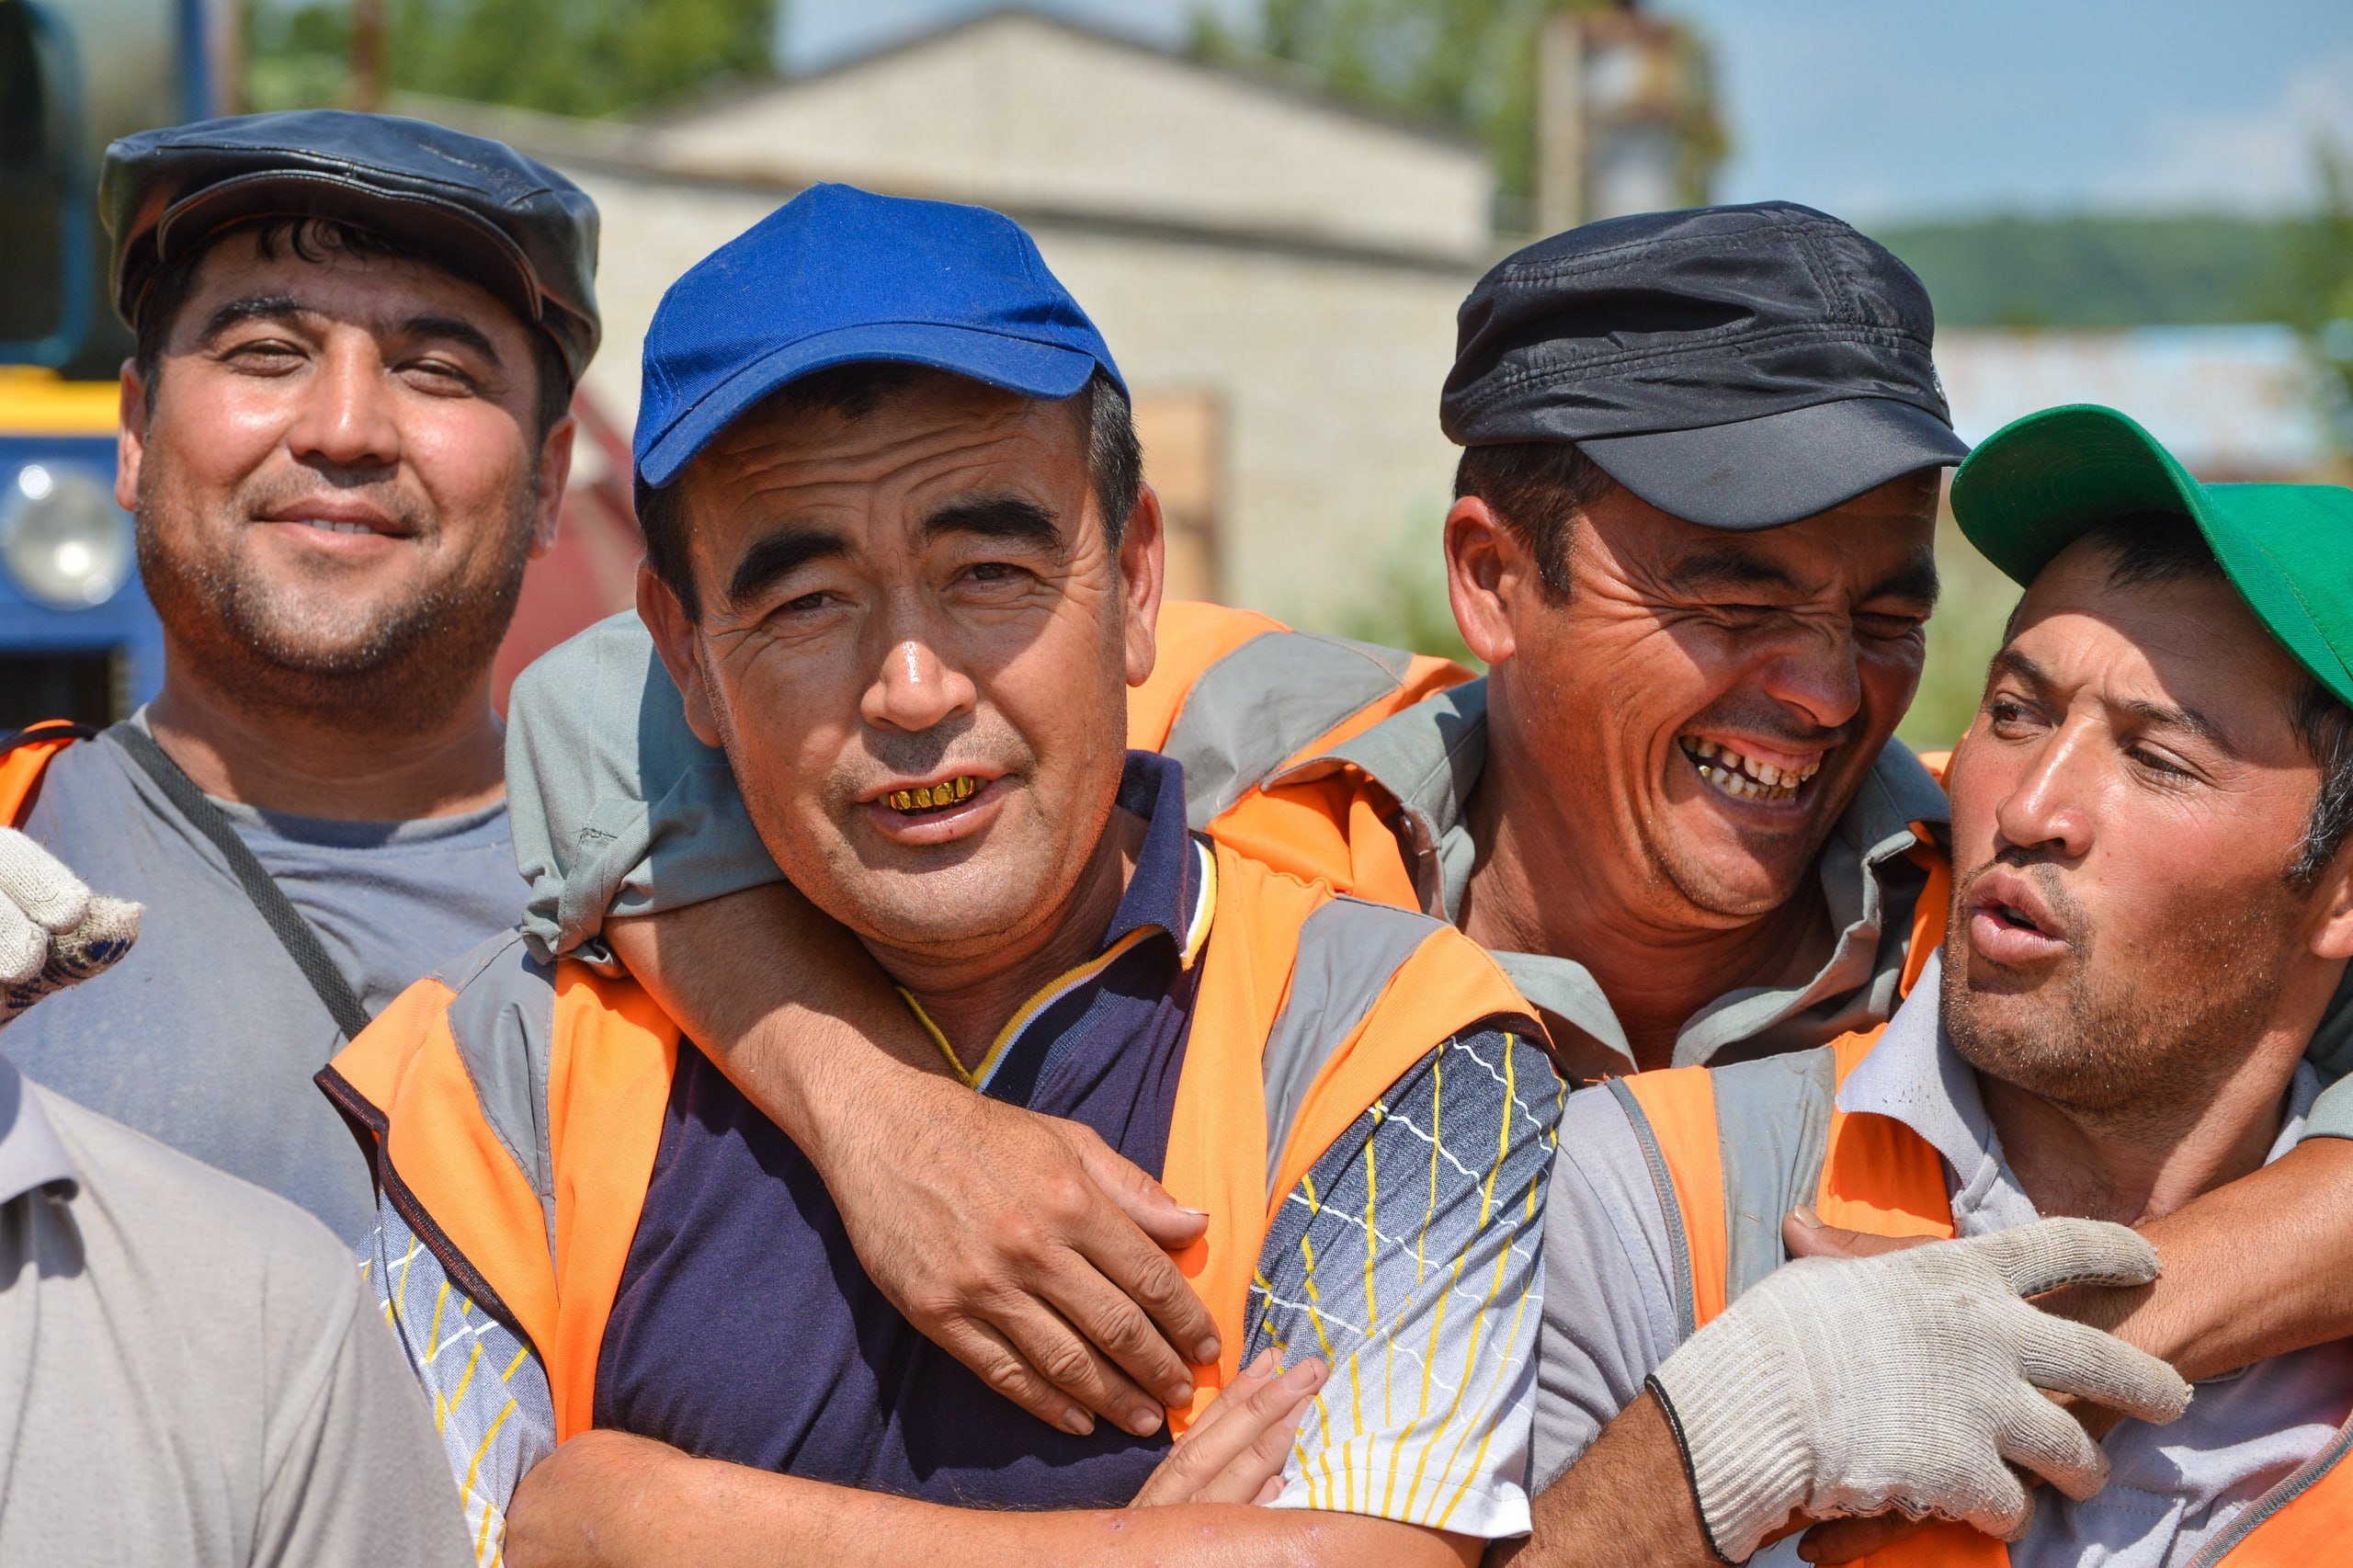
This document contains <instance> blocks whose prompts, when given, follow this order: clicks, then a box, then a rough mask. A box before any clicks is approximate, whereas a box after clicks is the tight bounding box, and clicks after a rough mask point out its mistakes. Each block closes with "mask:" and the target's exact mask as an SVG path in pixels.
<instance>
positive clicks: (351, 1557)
mask: <svg viewBox="0 0 2353 1568" xmlns="http://www.w3.org/2000/svg"><path fill="white" fill-rule="evenodd" d="M41 1006H42V1007H46V1006H49V1003H48V1002H44V1003H42V1004H41ZM39 1011H40V1008H35V1009H34V1013H38V1012H39ZM31 1016H33V1015H32V1014H28V1015H26V1017H31ZM19 1022H20V1023H21V1020H19ZM11 1032H12V1033H13V1030H12V1031H11ZM470 1560H471V1553H470V1552H468V1551H467V1550H466V1542H465V1532H464V1530H463V1529H462V1528H461V1527H460V1521H459V1516H458V1505H457V1496H456V1493H455V1492H454V1490H453V1489H452V1488H451V1486H450V1484H449V1471H448V1469H447V1467H445V1466H444V1465H443V1463H442V1462H441V1454H440V1449H439V1447H438V1444H437V1443H436V1442H435V1440H434V1435H433V1421H432V1415H431V1412H430V1411H429V1410H428V1409H427V1408H426V1403H425V1400H424V1398H423V1396H422V1395H421V1394H420V1393H419V1392H417V1388H416V1384H415V1381H414V1380H413V1379H411V1378H410V1376H409V1374H408V1368H407V1367H406V1365H405V1364H404V1362H403V1360H402V1358H401V1353H400V1349H399V1347H398V1346H396V1345H395V1344H394V1343H393V1340H392V1335H391V1334H390V1333H389V1332H387V1331H386V1329H385V1327H384V1325H383V1323H382V1321H381V1318H380V1317H379V1316H378V1314H377V1312H376V1308H375V1303H374V1302H373V1301H372V1300H370V1298H369V1291H368V1290H367V1289H366V1287H365V1284H364V1282H363V1281H362V1280H361V1278H360V1277H359V1272H358V1269H357V1268H355V1267H353V1265H352V1261H351V1256H350V1255H349V1253H348V1252H347V1250H346V1249H345V1248H344V1246H343V1245H342V1244H340V1243H338V1242H337V1241H336V1240H335V1237H333V1236H332V1235H329V1234H328V1233H327V1232H326V1230H325V1229H324V1227H323V1226H321V1225H320V1224H319V1222H318V1221H315V1220H313V1219H312V1218H310V1217H309V1216H308V1215H306V1214H304V1213H302V1212H301V1210H298V1209H296V1208H294V1207H293V1206H292V1205H291V1204H289V1203H286V1202H283V1201H281V1200H280V1199H276V1198H273V1197H271V1196H270V1195H269V1194H268V1193H266V1192H263V1191H261V1190H260V1189H259V1188H257V1187H251V1186H248V1185H247V1184H245V1183H244V1182H241V1181H237V1180H235V1179H233V1178H232V1177H230V1176H222V1174H220V1173H219V1172H217V1171H212V1170H208V1169H206V1168H205V1167H204V1166H202V1165H198V1164H197V1163H196V1162H195V1161H193V1160H190V1159H188V1158H187V1157H186V1156H184V1155H181V1154H177V1153H174V1152H172V1151H171V1150H169V1149H166V1148H165V1147H164V1146H163V1145H162V1144H160V1143H156V1142H152V1141H151V1140H149V1139H146V1138H142V1137H141V1136H140V1135H139V1134H138V1133H136V1132H133V1131H130V1130H129V1129H128V1128H124V1127H120V1126H118V1125H116V1124H115V1123H113V1122H111V1121H108V1120H107V1119H105V1118H103V1117H100V1116H97V1115H94V1114H92V1113H91V1112H89V1111H87V1110H85V1109H84V1108H81V1107H79V1106H77V1105H74V1103H73V1102H72V1101H70V1100H65V1099H62V1098H60V1097H58V1096H54V1095H51V1094H50V1093H48V1092H47V1091H46V1090H43V1089H41V1088H40V1087H39V1086H38V1085H34V1084H32V1083H31V1082H29V1081H28V1080H27V1079H26V1078H24V1077H23V1076H22V1075H21V1074H18V1073H17V1070H16V1069H15V1068H14V1067H12V1066H10V1065H9V1064H8V1062H7V1061H6V1059H5V1058H0V1562H5V1563H25V1564H32V1563H40V1564H41V1565H42V1568H74V1565H76V1564H89V1565H91V1568H99V1565H101V1564H103V1565H105V1568H115V1565H117V1564H121V1563H172V1564H175V1565H185V1568H245V1565H247V1564H263V1563H283V1564H287V1565H288V1568H295V1565H308V1564H313V1563H335V1564H337V1565H338V1568H342V1565H358V1568H374V1565H380V1564H381V1565H382V1568H394V1565H396V1564H399V1565H406V1564H453V1565H454V1564H457V1563H461V1562H468V1561H470Z"/></svg>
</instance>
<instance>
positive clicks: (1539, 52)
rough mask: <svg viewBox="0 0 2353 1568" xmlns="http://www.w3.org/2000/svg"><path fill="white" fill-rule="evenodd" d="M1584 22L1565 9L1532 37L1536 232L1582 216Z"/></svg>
mask: <svg viewBox="0 0 2353 1568" xmlns="http://www.w3.org/2000/svg"><path fill="white" fill-rule="evenodd" d="M1585 119H1586V116H1585V26H1584V22H1583V19H1582V18H1580V17H1575V16H1570V15H1565V14H1558V15H1554V16H1552V17H1549V18H1547V19H1546V21H1545V23H1544V28H1543V30H1542V31H1541V32H1540V33H1539V34H1538V35H1537V40H1536V232H1537V233H1540V234H1557V233H1560V232H1561V231H1562V230H1563V229H1574V228H1575V227H1576V226H1577V225H1578V224H1579V223H1582V222H1585V208H1586V122H1585Z"/></svg>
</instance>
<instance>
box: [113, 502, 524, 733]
mask: <svg viewBox="0 0 2353 1568" xmlns="http://www.w3.org/2000/svg"><path fill="white" fill-rule="evenodd" d="M141 481H142V483H141V484H140V493H139V497H138V507H139V509H138V519H137V522H138V528H137V535H136V538H137V544H138V553H139V573H140V578H141V582H142V585H143V586H144V588H145V590H146V593H147V597H148V599H149V602H151V603H152V604H153V606H154V608H155V613H156V615H157V617H158V618H159V619H161V620H162V621H163V623H164V626H165V631H167V632H168V633H169V634H170V636H171V638H172V640H173V641H174V642H176V643H177V644H178V645H179V647H180V649H181V650H182V651H183V652H184V653H186V654H187V656H188V658H189V659H190V660H192V661H194V662H195V663H197V664H198V665H200V667H201V668H202V669H203V670H204V671H205V679H206V681H207V682H208V683H209V684H211V685H215V686H218V687H221V688H222V689H223V690H225V691H228V692H231V693H233V695H234V697H235V699H236V700H237V702H238V703H239V704H240V705H241V706H244V707H247V708H250V709H254V710H259V711H262V712H266V713H268V714H272V715H277V716H281V717H299V718H309V719H313V720H323V721H326V722H332V723H334V724H335V725H336V726H337V727H340V728H348V727H352V726H354V725H358V726H360V727H364V728H369V729H383V730H387V731H399V732H405V733H416V732H418V731H420V730H425V729H429V728H432V727H435V726H437V725H438V724H440V723H442V722H446V721H447V720H448V719H449V717H450V715H451V714H452V713H453V712H454V710H456V708H457V706H458V705H459V704H460V703H461V702H463V701H464V700H465V699H466V698H467V697H468V695H469V694H470V693H471V692H472V691H473V690H474V689H475V688H476V687H478V685H479V683H480V681H481V679H482V676H483V671H484V670H485V669H487V668H488V666H489V665H490V662H491V660H492V659H493V658H494V657H495V656H496V654H497V652H498V646H499V643H500V642H503V641H504V640H505V638H506V629H507V627H508V625H509V624H510V623H511V622H512V621H513V619H514V615H515V605H516V601H517V598H518V597H520V596H521V593H522V587H523V572H524V568H525V567H526V566H527V565H528V564H529V560H530V543H531V525H532V520H533V512H534V509H535V507H534V502H535V497H534V495H533V494H532V492H531V490H530V489H529V486H528V485H526V486H521V487H518V490H517V494H515V495H514V496H513V497H511V498H510V501H509V506H508V509H507V517H506V525H507V526H506V530H505V533H504V537H503V538H502V540H501V541H500V547H499V550H498V552H497V554H496V555H495V557H494V558H493V559H492V560H490V561H488V562H477V563H472V569H471V571H470V572H469V571H467V563H461V564H460V570H459V572H457V573H453V574H449V575H445V576H442V577H438V578H435V579H433V580H430V581H428V582H426V583H425V584H423V585H420V586H418V587H416V588H415V589H414V590H413V591H411V592H409V593H407V594H405V595H404V596H400V597H388V598H384V599H381V600H379V601H378V602H376V603H374V604H372V605H370V606H369V607H368V608H367V609H366V610H365V611H363V612H361V613H358V614H351V613H345V614H334V613H330V612H328V611H325V610H323V609H322V608H321V606H320V603H319V602H318V601H319V598H320V595H319V594H318V593H316V592H315V591H314V592H309V593H306V592H304V591H303V590H301V589H300V588H295V589H288V588H286V587H283V586H280V585H277V584H273V583H272V582H270V581H269V580H268V579H267V577H266V575H265V574H263V572H262V570H261V568H260V566H259V565H258V563H257V562H255V561H254V559H253V558H252V556H251V554H250V553H249V552H248V551H246V549H245V548H244V546H245V543H246V541H247V537H248V536H247V535H246V534H245V532H244V529H245V528H246V527H247V526H248V525H246V524H245V523H244V522H243V521H242V519H244V518H246V517H251V516H253V515H254V511H255V509H256V507H257V506H261V505H264V504H266V503H267V501H268V500H269V499H270V498H269V497H268V496H266V495H262V494H259V493H258V492H255V491H246V492H241V493H240V494H238V495H236V496H235V497H233V499H232V500H231V501H230V502H229V503H227V504H226V505H225V506H223V507H222V510H223V512H224V513H225V514H227V516H228V517H231V518H233V519H238V520H234V521H231V522H229V523H227V524H226V525H225V526H222V527H218V528H206V527H203V526H198V527H195V528H189V529H188V530H186V531H188V532H189V533H192V534H196V535H199V536H202V537H204V538H206V539H208V540H215V541H217V540H227V541H228V542H227V543H225V544H217V543H216V544H214V545H212V546H211V547H210V548H200V549H199V550H196V551H173V550H171V549H169V548H167V547H166V546H165V542H164V539H163V529H162V528H161V527H160V526H159V518H160V517H162V516H163V515H164V513H163V510H162V509H163V508H168V507H174V506H178V505H179V503H178V502H177V500H176V498H175V497H173V496H172V495H171V494H170V493H169V491H168V489H167V487H166V485H165V483H164V481H163V480H162V479H161V478H159V477H158V476H157V474H156V471H155V469H154V468H153V467H152V466H151V467H150V468H149V469H148V471H147V472H144V473H142V475H141ZM380 499H384V502H385V504H386V505H387V506H392V502H391V501H390V500H389V498H380ZM396 509H397V511H398V512H399V513H400V514H401V515H402V516H403V517H404V520H406V521H407V522H409V523H410V524H411V525H412V526H415V527H416V528H417V531H418V537H421V538H430V537H431V536H432V534H433V532H435V531H436V530H434V529H433V528H432V527H431V519H429V518H424V517H416V516H415V507H414V506H407V505H402V506H397V508H396Z"/></svg>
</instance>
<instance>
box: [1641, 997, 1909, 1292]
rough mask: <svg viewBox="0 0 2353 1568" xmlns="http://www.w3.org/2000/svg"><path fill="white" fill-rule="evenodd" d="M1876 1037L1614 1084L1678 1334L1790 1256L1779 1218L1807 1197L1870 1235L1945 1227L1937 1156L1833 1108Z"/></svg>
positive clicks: (1880, 1120)
mask: <svg viewBox="0 0 2353 1568" xmlns="http://www.w3.org/2000/svg"><path fill="white" fill-rule="evenodd" d="M1880 1033H1881V1031H1880V1030H1879V1029H1872V1030H1870V1031H1868V1032H1866V1033H1861V1034H1852V1035H1847V1036H1846V1037H1845V1038H1843V1039H1841V1040H1836V1041H1834V1042H1832V1043H1831V1044H1829V1045H1825V1046H1818V1047H1816V1048H1815V1049H1813V1050H1812V1051H1794V1052H1791V1053H1790V1054H1788V1055H1784V1056H1768V1057H1762V1058H1759V1059H1758V1060H1756V1061H1755V1062H1740V1063H1737V1064H1735V1065H1733V1066H1730V1067H1717V1068H1705V1067H1677V1068H1671V1069H1668V1070H1666V1071H1664V1072H1657V1073H1637V1074H1634V1075H1633V1076H1631V1077H1629V1078H1619V1079H1613V1080H1611V1082H1610V1088H1611V1090H1612V1091H1613V1092H1614V1093H1615V1094H1616V1095H1617V1096H1618V1097H1619V1100H1620V1103H1621V1104H1622V1105H1623V1106H1624V1107H1625V1108H1626V1113H1627V1119H1628V1120H1629V1121H1630V1122H1631V1124H1632V1126H1633V1130H1634V1137H1635V1142H1637V1143H1638V1144H1639V1145H1640V1146H1641V1148H1642V1150H1643V1159H1644V1161H1645V1162H1646V1163H1647V1164H1648V1165H1649V1166H1650V1169H1651V1179H1652V1181H1653V1183H1654V1185H1655V1186H1656V1187H1657V1189H1658V1195H1659V1202H1660V1206H1661V1208H1662V1209H1664V1210H1665V1214H1666V1221H1667V1233H1668V1237H1669V1241H1670V1244H1671V1245H1672V1247H1673V1249H1674V1250H1673V1253H1672V1255H1671V1257H1672V1267H1673V1273H1674V1279H1673V1285H1674V1289H1675V1292H1676V1298H1677V1315H1678V1317H1679V1319H1680V1321H1681V1324H1682V1327H1683V1331H1684V1332H1685V1333H1686V1334H1690V1333H1693V1332H1695V1331H1697V1330H1698V1329H1699V1328H1700V1327H1702V1326H1704V1325H1705V1324H1708V1323H1710V1322H1711V1321H1712V1320H1713V1319H1714V1318H1715V1317H1716V1315H1717V1314H1718V1313H1720V1312H1722V1311H1723V1310H1724V1308H1725V1307H1726V1306H1727V1305H1729V1304H1730V1303H1731V1302H1733V1301H1735V1300H1737V1299H1738V1298H1739V1296H1740V1294H1741V1292H1743V1291H1744V1290H1748V1289H1749V1288H1750V1287H1751V1286H1753V1285H1755V1284H1756V1282H1757V1281H1758V1280H1760V1279H1762V1278H1765V1277H1766V1276H1767V1275H1768V1274H1770V1273H1772V1272H1773V1270H1775V1269H1776V1268H1779V1267H1780V1266H1781V1265H1782V1264H1784V1263H1786V1262H1788V1261H1789V1253H1788V1250H1787V1249H1786V1248H1785V1247H1784V1246H1783V1245H1782V1243H1781V1218H1782V1216H1783V1215H1785V1214H1787V1213H1788V1212H1789V1211H1790V1210H1792V1209H1794V1208H1796V1207H1797V1206H1798V1205H1799V1204H1801V1203H1807V1202H1810V1203H1812V1204H1813V1206H1814V1208H1815V1210H1817V1211H1818V1212H1820V1214H1821V1215H1822V1217H1823V1219H1824V1221H1826V1222H1828V1223H1830V1224H1834V1225H1841V1226H1845V1227H1847V1229H1850V1230H1857V1231H1864V1232H1868V1233H1871V1234H1874V1235H1883V1236H1922V1235H1927V1236H1934V1235H1945V1236H1949V1235H1950V1234H1952V1210H1951V1205H1950V1202H1949V1197H1948V1194H1947V1192H1946V1184H1945V1169H1944V1161H1943V1159H1942V1157H1941V1156H1939V1155H1938V1153H1937V1152H1936V1150H1935V1149H1933V1148H1931V1147H1930V1146H1929V1145H1928V1144H1927V1142H1925V1141H1924V1140H1922V1139H1921V1138H1920V1137H1919V1136H1918V1135H1917V1134H1915V1132H1913V1131H1912V1130H1911V1129H1909V1128H1907V1127H1905V1126H1904V1124H1903V1123H1901V1122H1899V1121H1895V1120H1893V1119H1889V1118H1887V1117H1882V1116H1874V1115H1871V1114H1870V1113H1868V1112H1865V1113H1859V1114H1849V1113H1847V1112H1846V1111H1843V1110H1841V1109H1839V1108H1838V1085H1841V1084H1842V1083H1844V1082H1845V1081H1846V1078H1847V1074H1848V1073H1850V1072H1852V1071H1853V1070H1854V1067H1855V1064H1856V1063H1857V1062H1860V1061H1861V1060H1862V1059H1863V1057H1864V1056H1865V1055H1867V1054H1868V1053H1869V1052H1870V1048H1871V1046H1872V1045H1873V1044H1875V1043H1876V1042H1877V1041H1878V1039H1879V1036H1880Z"/></svg>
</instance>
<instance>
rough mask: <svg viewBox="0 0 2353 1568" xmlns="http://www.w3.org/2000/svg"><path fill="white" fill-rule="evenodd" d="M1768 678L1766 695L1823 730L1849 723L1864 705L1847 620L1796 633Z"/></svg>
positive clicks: (1774, 660) (1771, 664) (1856, 654)
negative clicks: (1800, 714)
mask: <svg viewBox="0 0 2353 1568" xmlns="http://www.w3.org/2000/svg"><path fill="white" fill-rule="evenodd" d="M1764 676H1765V690H1766V693H1767V695H1768V696H1769V697H1771V698H1772V699H1774V700H1775V701H1777V702H1779V703H1781V704H1782V705H1783V706H1784V707H1787V708H1791V709H1794V710H1797V711H1798V712H1800V713H1802V714H1803V715H1804V716H1805V718H1806V720H1807V722H1810V723H1812V724H1813V725H1815V726H1816V727H1818V728H1820V729H1824V730H1835V729H1837V728H1839V727H1840V726H1842V725H1844V724H1847V722H1850V721H1852V720H1853V718H1854V717H1855V715H1856V713H1857V712H1859V710H1861V708H1862V705H1863V676H1862V669H1861V662H1860V651H1859V648H1858V647H1857V644H1856V642H1855V634H1854V632H1853V631H1852V629H1850V628H1848V627H1847V625H1846V624H1845V623H1844V622H1843V621H1841V622H1833V623H1827V624H1822V625H1814V626H1807V627H1804V628H1802V629H1798V630H1796V631H1793V633H1792V635H1791V636H1790V641H1789V642H1788V643H1787V644H1786V645H1785V646H1784V647H1782V648H1781V649H1779V651H1777V652H1776V653H1775V654H1774V655H1773V657H1772V658H1771V659H1769V660H1768V662H1767V664H1766V665H1765V671H1764Z"/></svg>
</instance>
